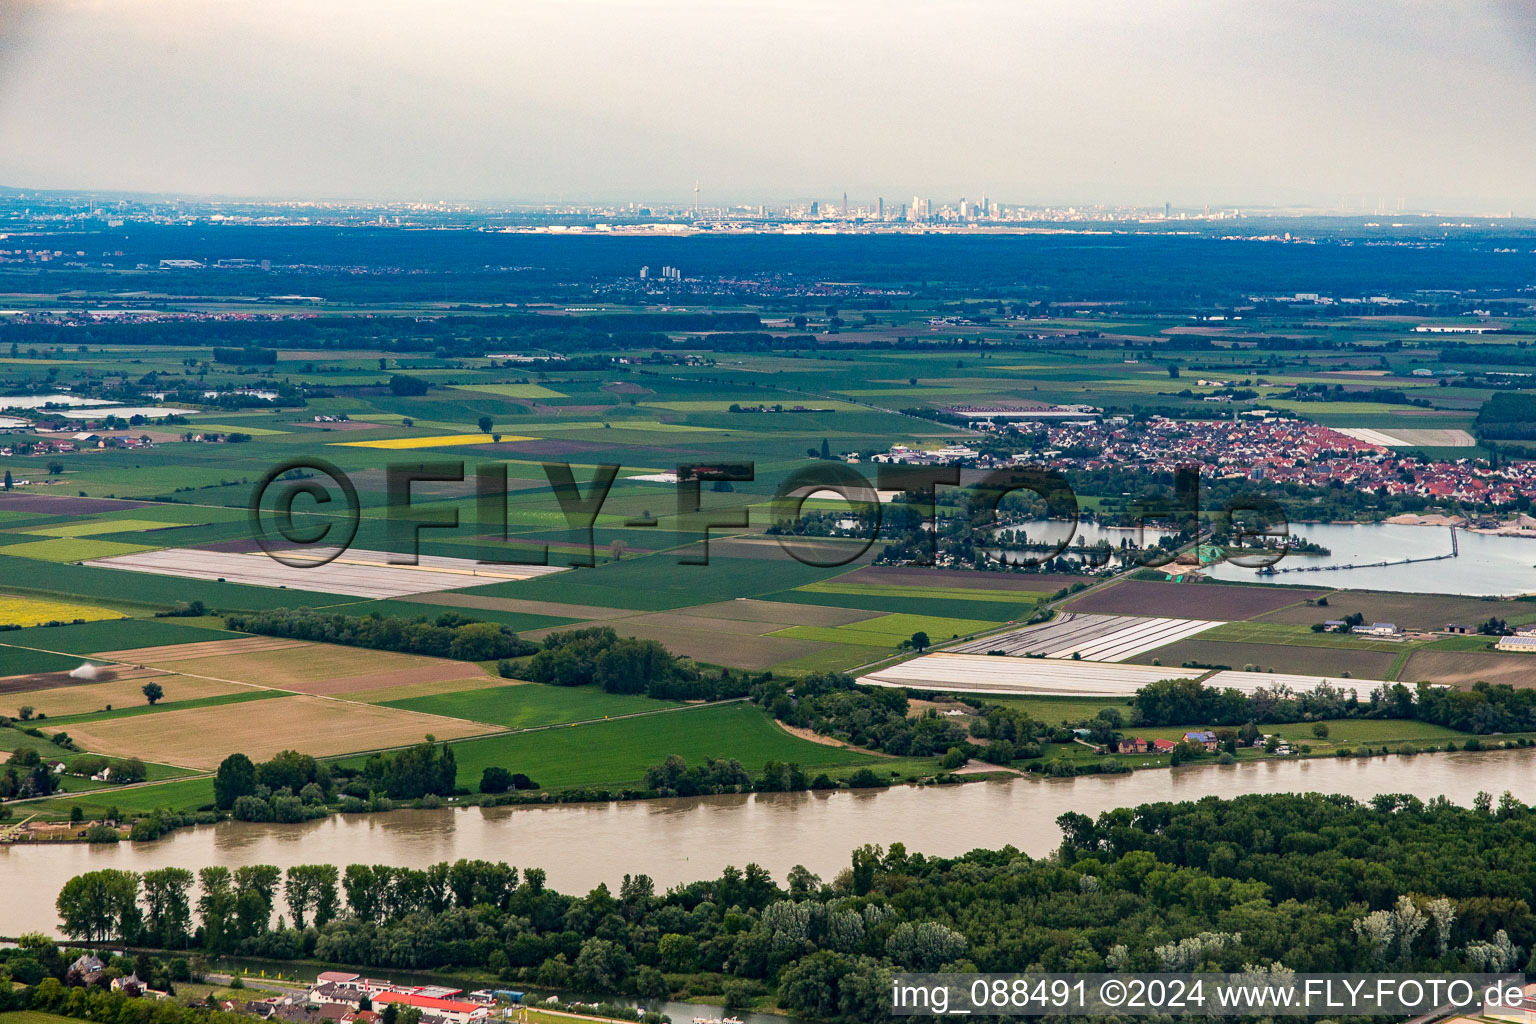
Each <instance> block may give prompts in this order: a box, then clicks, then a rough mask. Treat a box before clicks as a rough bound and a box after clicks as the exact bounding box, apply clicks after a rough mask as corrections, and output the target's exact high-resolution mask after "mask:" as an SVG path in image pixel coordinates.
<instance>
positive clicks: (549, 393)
mask: <svg viewBox="0 0 1536 1024" xmlns="http://www.w3.org/2000/svg"><path fill="white" fill-rule="evenodd" d="M452 387H453V389H454V390H455V391H478V392H480V393H482V394H487V395H501V396H502V397H504V398H567V397H569V396H567V395H564V394H561V393H560V392H558V391H555V390H552V389H550V388H546V387H544V386H543V385H542V384H454V385H452Z"/></svg>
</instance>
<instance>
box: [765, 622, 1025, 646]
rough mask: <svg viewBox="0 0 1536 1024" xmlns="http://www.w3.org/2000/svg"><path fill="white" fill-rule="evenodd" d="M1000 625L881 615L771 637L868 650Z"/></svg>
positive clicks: (790, 630) (942, 638) (782, 631)
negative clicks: (921, 636)
mask: <svg viewBox="0 0 1536 1024" xmlns="http://www.w3.org/2000/svg"><path fill="white" fill-rule="evenodd" d="M999 625H1001V623H997V622H988V621H986V620H985V619H946V618H940V617H938V616H932V615H908V614H895V615H881V616H879V617H878V618H873V619H865V620H864V621H863V622H853V623H849V624H848V625H846V626H791V627H789V628H788V629H780V630H776V631H774V632H772V633H769V634H768V635H769V636H783V637H790V638H793V639H796V640H820V641H822V642H824V643H833V644H855V645H859V646H864V647H895V646H896V645H897V644H899V643H901V642H902V641H903V640H907V639H910V638H911V636H912V634H914V633H917V632H924V633H927V634H928V639H929V640H930V641H932V642H933V643H942V642H943V641H945V640H949V639H952V638H953V637H957V636H966V635H968V634H971V633H979V632H982V631H983V630H988V629H993V628H995V627H996V626H999Z"/></svg>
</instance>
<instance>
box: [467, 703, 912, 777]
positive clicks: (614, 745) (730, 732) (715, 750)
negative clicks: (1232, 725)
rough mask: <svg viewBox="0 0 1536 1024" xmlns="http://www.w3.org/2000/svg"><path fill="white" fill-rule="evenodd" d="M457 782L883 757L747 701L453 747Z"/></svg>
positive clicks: (868, 761) (876, 761) (754, 768)
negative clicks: (794, 730) (502, 775)
mask: <svg viewBox="0 0 1536 1024" xmlns="http://www.w3.org/2000/svg"><path fill="white" fill-rule="evenodd" d="M453 752H454V755H455V756H456V757H457V758H458V763H459V783H460V785H470V786H473V785H474V783H475V781H476V780H478V779H479V778H480V773H481V772H482V771H484V770H485V769H486V768H489V767H491V766H492V765H499V766H501V767H503V768H506V769H508V770H510V771H515V772H523V773H524V774H526V775H529V776H530V777H532V778H533V779H534V780H535V781H536V782H538V783H539V785H540V786H543V787H546V788H565V787H570V786H621V787H622V786H635V785H637V784H638V783H639V782H640V779H641V776H643V775H644V774H645V769H646V768H647V767H648V766H650V765H653V764H659V763H660V762H662V761H664V760H665V759H666V758H667V755H669V754H681V755H682V756H683V758H684V759H685V760H687V761H688V763H689V764H690V765H692V764H698V763H701V762H703V761H704V760H706V759H708V758H711V757H727V758H735V759H736V760H738V761H740V762H741V763H742V764H743V765H744V766H745V767H746V768H747V770H748V771H751V772H758V771H761V770H762V766H763V762H765V761H769V760H779V761H792V762H795V763H798V764H800V765H801V766H802V767H806V768H811V767H816V768H818V769H819V768H821V767H822V766H826V765H870V766H873V767H879V765H880V763H881V762H882V761H884V760H885V759H884V758H879V757H874V756H872V755H869V754H861V753H859V752H857V751H853V750H845V749H843V748H840V747H832V746H826V745H824V744H820V743H812V742H811V741H809V740H802V739H799V738H798V737H795V736H791V735H790V734H789V733H787V732H785V731H784V730H782V729H780V728H779V727H778V726H777V725H776V724H774V722H773V721H772V720H771V719H770V718H769V717H768V716H767V715H766V714H764V713H763V712H762V711H760V710H758V709H757V708H756V707H753V706H752V705H750V704H746V703H741V702H736V703H730V704H716V705H706V706H703V707H697V708H688V709H686V710H682V711H671V712H667V713H666V714H660V715H649V716H647V717H644V718H627V719H622V720H619V721H614V722H602V723H594V724H590V725H577V726H571V727H569V728H556V729H544V730H540V731H538V732H530V733H520V734H516V735H512V736H492V737H487V738H483V739H477V740H465V741H462V742H459V743H455V744H453Z"/></svg>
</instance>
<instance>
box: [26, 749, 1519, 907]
mask: <svg viewBox="0 0 1536 1024" xmlns="http://www.w3.org/2000/svg"><path fill="white" fill-rule="evenodd" d="M1479 790H1486V791H1487V792H1489V793H1491V794H1493V795H1494V796H1495V797H1497V796H1498V795H1499V794H1500V793H1502V792H1503V791H1504V790H1509V791H1511V792H1512V793H1514V794H1515V796H1517V797H1519V798H1520V799H1521V800H1524V801H1525V802H1527V803H1533V802H1536V750H1511V751H1497V752H1484V753H1465V752H1462V753H1453V754H1421V755H1419V756H1417V757H1400V756H1396V755H1393V756H1390V757H1375V758H1370V759H1366V760H1332V759H1317V760H1308V761H1299V762H1282V761H1265V762H1259V763H1249V764H1239V765H1229V766H1225V767H1218V766H1198V767H1195V766H1192V767H1183V768H1176V769H1172V770H1166V771H1142V772H1135V773H1133V774H1130V775H1115V776H1087V777H1083V778H1077V779H1049V780H1047V779H1038V778H1034V777H1021V778H1016V779H1012V780H1009V781H999V782H975V783H969V784H967V785H964V786H947V787H929V788H916V787H900V788H895V789H889V790H873V791H863V792H857V793H851V792H836V793H771V794H770V793H764V794H754V795H750V796H721V797H702V798H693V799H679V800H651V801H639V802H634V803H624V804H568V805H563V806H554V807H538V808H510V807H502V808H486V809H481V808H468V809H460V810H449V809H444V810H435V811H413V810H404V811H393V812H390V813H387V814H377V815H356V816H350V817H340V816H333V817H330V818H326V819H321V820H319V821H312V822H308V823H306V824H302V825H272V824H256V823H249V822H226V823H224V824H220V825H209V826H202V827H199V828H195V829H184V830H182V831H179V832H176V833H173V834H172V835H170V836H168V837H167V838H164V839H161V840H158V841H156V842H153V843H127V842H125V843H120V844H118V845H116V846H85V845H79V844H68V845H55V846H0V935H16V934H19V933H21V932H24V931H33V930H36V931H44V932H55V931H56V928H57V916H56V914H55V912H54V905H53V904H54V897H55V896H56V895H57V893H58V891H59V888H60V886H62V885H63V884H64V882H65V881H66V880H67V879H68V878H69V877H70V876H72V875H75V874H78V873H80V872H82V871H90V870H93V869H96V868H127V869H130V870H134V871H145V870H149V869H152V868H158V867H166V866H171V865H174V866H179V867H185V868H191V869H194V870H195V869H197V868H199V867H203V866H205V865H209V864H224V865H227V866H229V867H238V866H240V865H243V864H276V865H278V866H280V867H287V866H288V865H291V864H312V863H322V862H330V863H335V864H342V865H344V864H348V863H354V862H358V861H363V862H368V863H375V864H398V865H410V866H414V867H422V866H425V865H427V864H430V863H432V862H434V861H439V860H456V859H458V858H460V857H468V858H484V859H487V860H504V861H506V862H508V863H509V864H514V865H517V866H519V867H542V868H544V869H545V870H546V871H547V872H548V874H549V884H550V885H551V886H552V887H554V888H557V889H561V890H564V891H567V892H578V893H581V892H586V891H587V890H589V889H591V888H592V887H593V886H595V885H597V884H598V883H599V882H607V883H608V885H609V887H610V888H611V889H614V890H617V888H618V883H619V880H620V879H621V878H622V877H623V876H624V874H625V873H626V872H628V873H632V874H633V873H644V874H648V875H650V876H651V877H652V878H654V879H655V880H656V883H657V885H658V886H659V887H662V888H665V887H667V886H670V885H673V884H675V883H678V882H684V881H689V880H693V879H697V878H706V877H711V876H714V875H717V874H718V873H719V872H720V871H721V870H722V869H723V868H724V867H725V866H726V865H729V864H734V865H737V866H738V867H740V866H744V865H746V864H748V863H752V862H755V863H758V864H761V865H763V866H764V867H766V868H768V869H769V870H770V871H771V872H772V873H773V875H774V876H775V877H776V878H777V879H779V880H780V881H782V880H783V879H784V876H785V873H786V872H787V871H788V870H789V869H790V868H791V867H792V866H794V865H796V864H804V865H805V866H806V867H808V868H810V869H811V870H812V871H814V872H816V873H818V874H820V875H821V876H822V877H824V878H827V879H830V878H831V877H832V876H833V875H835V874H836V873H837V872H838V871H839V870H840V869H841V868H842V867H844V866H845V865H846V864H847V863H848V854H849V851H850V850H851V849H852V848H853V847H855V846H858V845H859V844H861V843H880V844H884V845H889V844H890V843H892V842H901V843H905V844H906V845H907V848H908V849H909V850H912V851H916V852H922V853H927V854H936V855H941V856H953V855H956V854H960V853H964V852H965V851H966V850H970V849H974V848H976V847H1001V846H1005V845H1009V844H1011V845H1013V846H1015V847H1018V848H1019V849H1021V850H1023V851H1025V852H1026V853H1029V854H1031V855H1034V856H1044V855H1045V854H1048V853H1050V852H1051V851H1052V850H1054V849H1055V848H1056V845H1057V844H1058V842H1059V841H1060V833H1059V832H1058V831H1057V828H1056V824H1055V821H1056V817H1057V815H1059V814H1062V813H1063V812H1065V811H1078V812H1080V813H1083V814H1088V815H1097V814H1098V813H1099V812H1100V811H1104V810H1108V809H1110V808H1113V807H1123V806H1129V805H1134V804H1140V803H1147V802H1151V801H1158V800H1197V799H1199V798H1201V797H1204V796H1211V795H1214V796H1223V797H1230V796H1237V795H1240V794H1245V793H1283V792H1297V791H1301V792H1307V791H1316V792H1324V793H1342V794H1346V795H1349V796H1353V797H1357V798H1361V799H1364V798H1368V797H1371V796H1373V795H1375V794H1377V793H1412V794H1414V795H1416V796H1418V797H1420V798H1422V799H1426V800H1427V799H1429V798H1431V797H1434V796H1437V795H1440V794H1444V795H1445V796H1447V797H1449V798H1450V799H1451V800H1453V801H1455V802H1456V803H1460V804H1469V803H1471V801H1472V798H1473V797H1474V796H1475V795H1476V794H1477V792H1478V791H1479Z"/></svg>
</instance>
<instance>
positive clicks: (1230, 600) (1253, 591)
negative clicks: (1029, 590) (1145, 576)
mask: <svg viewBox="0 0 1536 1024" xmlns="http://www.w3.org/2000/svg"><path fill="white" fill-rule="evenodd" d="M1323 593H1324V591H1321V590H1295V589H1291V588H1289V587H1287V588H1271V587H1260V586H1251V587H1232V586H1224V585H1222V584H1220V583H1154V582H1151V581H1148V580H1121V581H1120V582H1119V583H1114V584H1111V585H1110V586H1108V587H1097V588H1095V589H1093V590H1090V591H1088V592H1087V593H1085V594H1084V595H1083V596H1082V597H1079V598H1078V599H1077V600H1075V601H1073V602H1071V604H1069V605H1068V607H1069V608H1071V609H1072V610H1073V611H1075V612H1104V613H1107V614H1111V615H1148V614H1151V613H1153V612H1156V613H1157V614H1159V615H1175V616H1179V617H1180V618H1190V619H1228V620H1230V619H1251V618H1255V617H1257V616H1259V615H1263V614H1264V613H1265V612H1273V611H1275V610H1276V609H1278V608H1284V607H1285V606H1286V605H1290V604H1298V603H1301V602H1303V601H1305V600H1306V599H1307V598H1309V597H1311V598H1315V597H1318V596H1320V595H1321V594H1323ZM1307 610H1308V611H1309V612H1311V613H1313V614H1315V610H1314V609H1310V608H1309V609H1307ZM1324 617H1325V618H1329V617H1332V616H1324ZM1306 621H1308V622H1311V621H1312V620H1311V619H1307V620H1306Z"/></svg>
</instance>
